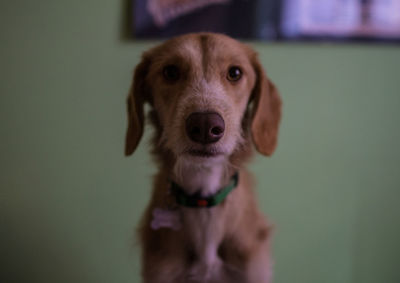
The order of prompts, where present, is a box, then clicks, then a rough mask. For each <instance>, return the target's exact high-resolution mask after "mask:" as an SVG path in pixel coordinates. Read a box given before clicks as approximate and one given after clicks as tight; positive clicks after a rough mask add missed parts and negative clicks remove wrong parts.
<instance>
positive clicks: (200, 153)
mask: <svg viewBox="0 0 400 283" xmlns="http://www.w3.org/2000/svg"><path fill="white" fill-rule="evenodd" d="M226 155H227V153H225V152H223V151H220V150H217V149H215V148H199V149H190V150H187V151H185V152H183V153H182V154H180V156H181V157H183V158H184V159H186V160H188V161H193V162H200V163H207V162H215V161H218V160H223V159H225V157H226Z"/></svg>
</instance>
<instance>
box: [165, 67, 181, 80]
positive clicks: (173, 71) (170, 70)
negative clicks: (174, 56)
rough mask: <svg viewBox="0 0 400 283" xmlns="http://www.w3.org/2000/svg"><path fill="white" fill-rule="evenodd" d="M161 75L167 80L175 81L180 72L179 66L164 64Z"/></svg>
mask: <svg viewBox="0 0 400 283" xmlns="http://www.w3.org/2000/svg"><path fill="white" fill-rule="evenodd" d="M163 76H164V78H165V79H166V80H167V81H169V82H175V81H177V80H179V77H180V72H179V68H178V67H177V66H175V65H168V66H165V67H164V69H163Z"/></svg>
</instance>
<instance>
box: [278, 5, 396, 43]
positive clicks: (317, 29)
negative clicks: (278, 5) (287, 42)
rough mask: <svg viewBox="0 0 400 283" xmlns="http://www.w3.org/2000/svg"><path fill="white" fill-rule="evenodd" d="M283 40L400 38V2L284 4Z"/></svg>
mask: <svg viewBox="0 0 400 283" xmlns="http://www.w3.org/2000/svg"><path fill="white" fill-rule="evenodd" d="M282 31H283V35H284V36H285V37H300V36H315V37H318V36H333V37H367V38H394V39H399V38H400V0H286V1H285V2H284V5H283V13H282Z"/></svg>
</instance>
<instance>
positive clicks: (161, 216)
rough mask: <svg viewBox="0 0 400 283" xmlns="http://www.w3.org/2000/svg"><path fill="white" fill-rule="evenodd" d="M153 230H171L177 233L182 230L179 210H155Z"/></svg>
mask: <svg viewBox="0 0 400 283" xmlns="http://www.w3.org/2000/svg"><path fill="white" fill-rule="evenodd" d="M151 228H152V229H153V230H158V229H161V228H170V229H172V230H175V231H177V230H180V229H181V228H182V218H181V214H180V212H179V210H167V209H161V208H155V209H154V210H153V219H152V221H151Z"/></svg>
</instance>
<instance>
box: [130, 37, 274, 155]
mask: <svg viewBox="0 0 400 283" xmlns="http://www.w3.org/2000/svg"><path fill="white" fill-rule="evenodd" d="M145 102H148V103H149V104H150V105H151V107H152V109H153V110H154V113H155V116H156V117H155V119H156V120H157V124H159V128H160V129H159V130H160V133H159V140H158V142H159V145H160V146H163V147H164V148H165V149H167V150H169V151H170V152H172V153H173V154H174V155H175V156H176V157H177V158H185V159H190V160H196V161H198V162H202V161H204V162H206V161H207V160H210V159H211V160H214V159H218V158H219V159H220V158H224V157H229V156H230V155H231V154H233V153H234V151H235V149H236V148H240V146H241V145H242V144H243V143H244V140H245V138H246V135H245V132H247V129H246V127H249V128H250V130H251V136H252V140H253V142H254V145H255V147H256V149H257V150H258V151H259V152H260V153H262V154H264V155H271V154H272V153H273V152H274V150H275V147H276V144H277V135H278V126H279V121H280V115H281V100H280V97H279V94H278V92H277V90H276V88H275V86H274V85H273V84H272V83H271V81H270V80H269V79H268V78H267V76H266V74H265V72H264V71H263V68H262V66H261V64H260V63H259V61H258V58H257V54H256V53H255V52H254V51H253V50H252V49H251V48H250V47H248V46H246V45H244V44H242V43H240V42H238V41H236V40H234V39H232V38H229V37H227V36H224V35H219V34H210V33H200V34H189V35H184V36H180V37H176V38H173V39H171V40H169V41H167V42H165V43H163V44H161V45H159V46H157V47H155V48H153V49H151V50H149V51H148V52H146V53H144V55H143V58H142V61H141V63H140V64H139V65H138V66H137V67H136V70H135V75H134V79H133V83H132V87H131V91H130V93H129V96H128V121H129V124H128V130H127V135H126V146H125V154H126V155H131V154H132V153H133V152H134V151H135V149H136V147H137V145H138V143H139V141H140V139H141V136H142V133H143V127H144V116H145V115H144V109H143V105H144V103H145ZM245 118H246V120H250V123H244V119H245ZM247 118H249V119H247Z"/></svg>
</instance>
